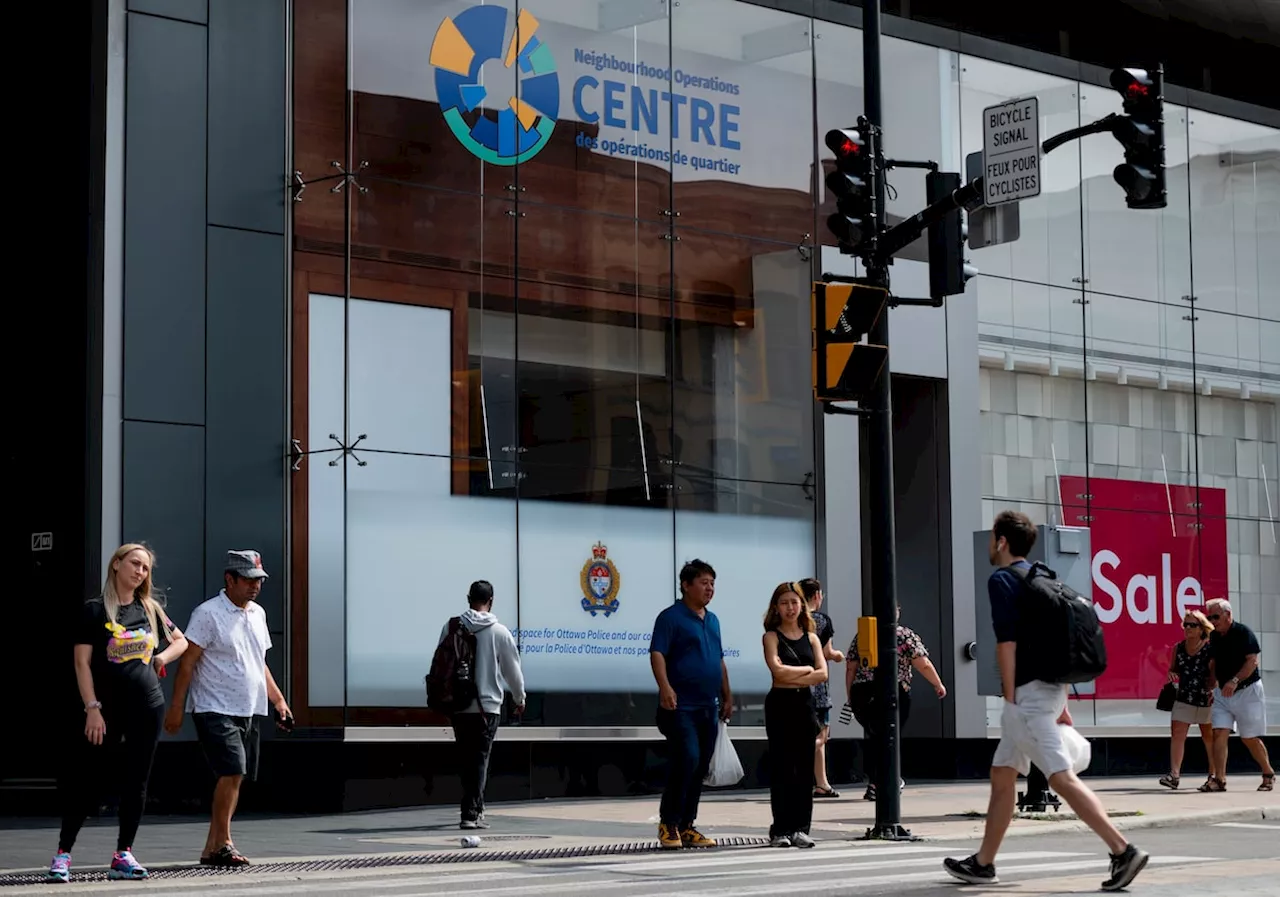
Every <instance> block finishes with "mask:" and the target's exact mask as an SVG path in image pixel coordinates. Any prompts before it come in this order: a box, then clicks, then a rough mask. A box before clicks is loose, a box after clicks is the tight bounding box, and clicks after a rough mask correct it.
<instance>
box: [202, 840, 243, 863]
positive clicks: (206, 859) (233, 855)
mask: <svg viewBox="0 0 1280 897" xmlns="http://www.w3.org/2000/svg"><path fill="white" fill-rule="evenodd" d="M200 865H201V866H217V867H219V868H223V869H227V868H238V867H240V866H248V865H249V859H248V857H246V856H245V855H244V854H242V853H241V852H240V851H238V850H236V846H235V845H234V844H223V845H222V846H221V847H219V848H218V849H217V850H215V851H214V852H213V853H209V854H205V855H204V856H202V857H200Z"/></svg>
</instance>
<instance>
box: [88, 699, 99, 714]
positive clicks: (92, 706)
mask: <svg viewBox="0 0 1280 897" xmlns="http://www.w3.org/2000/svg"><path fill="white" fill-rule="evenodd" d="M101 709H102V702H101V701H90V702H89V703H88V704H85V705H84V712H85V713H88V712H89V711H90V710H101Z"/></svg>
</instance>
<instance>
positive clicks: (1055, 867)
mask: <svg viewBox="0 0 1280 897" xmlns="http://www.w3.org/2000/svg"><path fill="white" fill-rule="evenodd" d="M1207 859H1208V858H1206V857H1159V858H1156V857H1152V859H1151V861H1150V863H1149V865H1175V864H1185V863H1190V862H1204V861H1206V860H1207ZM998 868H999V875H1000V877H1001V879H1002V880H1007V879H1008V878H1009V877H1010V876H1014V875H1016V876H1019V877H1022V876H1024V875H1026V874H1028V873H1033V872H1088V871H1095V872H1097V873H1098V875H1099V878H1100V879H1101V878H1103V877H1105V876H1106V874H1107V867H1106V862H1105V861H1104V860H1103V859H1101V858H1094V859H1089V860H1078V861H1074V862H1058V863H1030V864H1026V865H1019V866H1013V867H1006V866H1005V864H1004V863H1003V862H1001V863H1000V864H999V867H998ZM797 871H804V870H800V869H794V870H791V873H792V874H793V875H794V874H795V873H796V872H797ZM929 881H936V882H938V883H939V884H947V883H952V884H954V883H955V879H953V878H952V877H951V876H949V875H947V874H946V872H944V871H943V870H942V869H941V864H939V868H938V869H937V870H936V871H929V872H906V873H902V874H896V875H879V876H868V877H866V878H861V877H859V878H845V879H841V880H832V879H826V880H823V881H818V882H812V881H809V882H804V883H803V885H802V886H801V885H797V883H796V882H794V881H791V882H786V883H782V882H779V883H777V884H770V885H760V886H755V887H753V886H750V885H747V886H741V885H739V886H737V887H723V888H715V889H712V890H703V889H699V890H690V889H688V888H687V887H683V886H682V887H681V891H682V892H683V893H687V894H691V895H696V897H752V895H761V897H765V895H771V894H791V893H794V892H795V891H797V890H803V891H804V892H805V893H806V894H815V893H817V894H851V893H855V892H857V891H858V890H860V889H862V888H868V887H879V886H882V885H894V884H905V883H908V882H929ZM679 883H680V884H682V885H683V882H679ZM671 885H672V882H666V883H665V884H664V885H663V884H660V883H659V882H654V883H653V887H654V888H655V889H656V890H655V891H654V892H653V893H662V890H666V891H670V890H672V888H671ZM615 887H616V886H615ZM613 889H614V887H609V888H602V890H613ZM474 893H482V892H474V891H472V892H469V894H474ZM511 893H513V894H514V893H518V892H511ZM633 893H636V892H633ZM415 897H418V895H415ZM422 897H425V895H422ZM637 897H638V894H637Z"/></svg>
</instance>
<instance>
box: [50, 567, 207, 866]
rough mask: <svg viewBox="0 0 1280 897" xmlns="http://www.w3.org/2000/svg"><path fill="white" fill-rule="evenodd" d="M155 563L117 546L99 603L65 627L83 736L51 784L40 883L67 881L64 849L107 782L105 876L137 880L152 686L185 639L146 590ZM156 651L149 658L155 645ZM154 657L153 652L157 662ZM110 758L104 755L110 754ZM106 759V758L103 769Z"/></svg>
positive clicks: (153, 734)
mask: <svg viewBox="0 0 1280 897" xmlns="http://www.w3.org/2000/svg"><path fill="white" fill-rule="evenodd" d="M154 565H155V556H154V555H153V554H152V553H151V549H149V548H147V546H145V545H139V544H136V543H130V544H128V545H121V546H120V547H119V548H117V549H116V551H115V554H113V555H112V556H111V561H110V562H109V563H108V564H107V579H106V582H105V583H103V585H102V595H101V596H100V597H98V598H95V599H93V600H92V601H89V602H87V603H86V604H85V607H84V612H83V613H82V615H81V617H80V620H79V621H78V623H77V625H76V628H75V633H74V634H75V651H74V655H73V656H74V660H75V671H76V685H77V686H78V688H79V690H80V698H81V700H82V701H83V702H84V736H83V740H81V739H80V737H79V736H77V738H76V743H77V747H76V749H75V751H74V752H73V753H72V754H71V756H70V757H68V759H67V761H64V765H63V768H62V771H61V775H59V777H58V790H59V792H60V795H61V798H62V804H63V811H62V831H61V833H60V834H59V835H58V852H57V854H56V855H55V856H54V858H53V862H52V863H50V864H49V873H48V879H49V880H50V881H61V882H65V881H70V880H71V848H72V847H74V846H75V842H76V836H77V835H79V833H80V828H81V826H83V825H84V821H85V819H86V818H87V817H88V815H89V812H90V811H91V810H92V809H93V808H94V807H96V806H97V803H98V799H99V796H100V795H99V783H101V782H102V781H104V780H109V781H110V782H111V787H112V788H113V789H114V790H115V791H116V792H117V794H118V795H119V799H120V809H119V818H120V830H119V834H118V836H117V838H116V852H115V854H114V855H113V856H112V857H111V864H110V867H109V868H108V870H107V877H108V878H113V879H138V878H146V877H147V870H146V867H145V866H143V865H142V864H141V863H139V862H138V861H137V860H136V859H134V857H133V839H134V837H135V836H136V835H137V833H138V825H139V824H140V823H141V821H142V809H143V807H144V806H145V804H146V801H147V780H148V779H149V778H150V777H151V761H152V758H153V757H154V756H155V751H156V743H157V742H158V741H159V740H160V729H161V725H162V724H163V722H164V694H163V693H162V692H161V690H160V677H161V676H163V675H164V668H165V666H166V665H167V664H169V663H172V662H173V661H175V660H177V659H178V658H179V657H180V656H181V655H182V652H183V651H185V650H186V649H187V640H186V638H184V637H183V635H182V633H181V632H180V631H179V630H178V627H177V626H175V625H173V622H172V621H171V620H170V619H169V618H168V617H167V616H166V615H165V612H164V608H163V607H162V606H161V604H160V600H159V596H158V594H157V593H156V592H155V589H154V587H153V586H152V582H151V568H152V567H153V566H154ZM162 641H163V642H164V643H165V648H164V650H163V651H158V649H159V648H160V643H161V642H162ZM157 652H158V653H157ZM112 749H114V750H112ZM108 752H111V753H115V754H116V756H115V757H113V758H112V760H113V762H112V763H110V764H108V763H107V757H106V756H105V755H106V754H107V753H108Z"/></svg>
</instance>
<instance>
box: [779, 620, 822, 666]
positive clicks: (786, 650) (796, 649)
mask: <svg viewBox="0 0 1280 897" xmlns="http://www.w3.org/2000/svg"><path fill="white" fill-rule="evenodd" d="M773 634H774V635H776V636H777V637H778V660H780V661H782V665H783V666H787V667H811V666H815V663H814V658H813V644H812V643H811V642H810V641H809V633H807V632H805V633H802V634H801V636H800V638H797V639H789V638H787V637H786V636H785V635H783V634H782V633H781V632H779V631H778V630H776V629H775V630H774V631H773Z"/></svg>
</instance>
